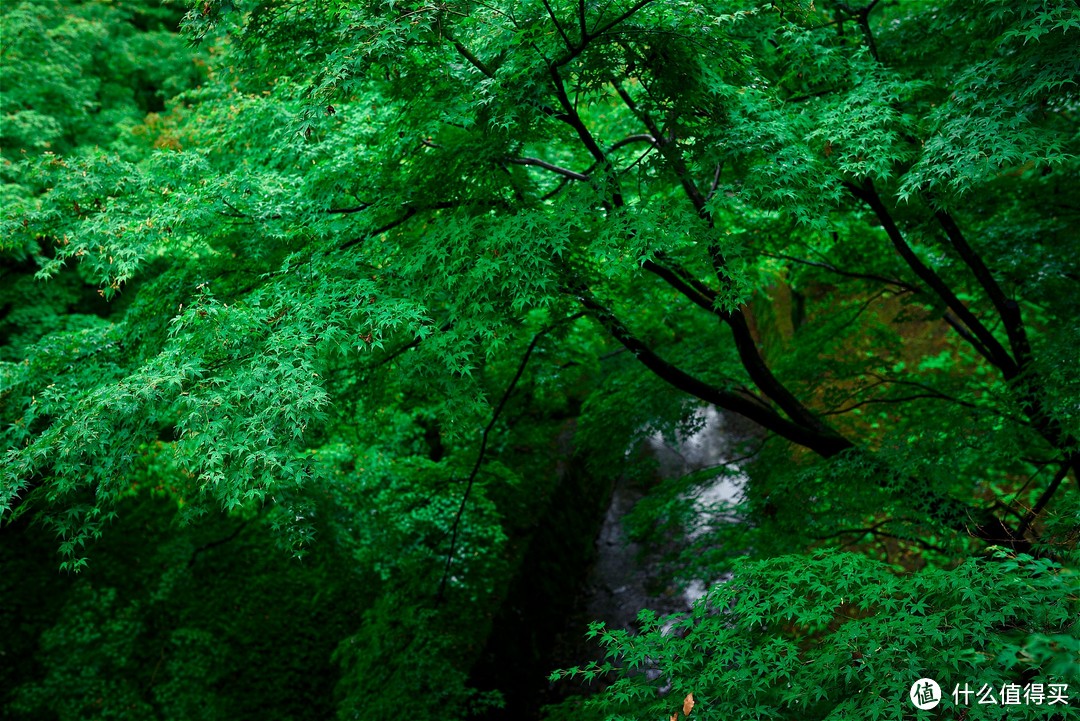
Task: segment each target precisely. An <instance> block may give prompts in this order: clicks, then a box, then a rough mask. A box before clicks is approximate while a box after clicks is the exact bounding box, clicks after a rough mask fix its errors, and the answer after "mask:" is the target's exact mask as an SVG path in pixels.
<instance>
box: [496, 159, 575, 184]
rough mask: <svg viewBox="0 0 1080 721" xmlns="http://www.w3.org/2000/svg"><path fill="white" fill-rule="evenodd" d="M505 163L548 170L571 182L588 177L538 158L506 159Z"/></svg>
mask: <svg viewBox="0 0 1080 721" xmlns="http://www.w3.org/2000/svg"><path fill="white" fill-rule="evenodd" d="M506 162H508V163H510V164H511V165H533V166H536V167H538V168H544V169H545V170H550V171H551V172H553V173H558V174H559V175H565V176H566V177H567V178H570V179H571V180H588V179H589V176H588V175H585V174H584V173H578V172H575V171H573V170H570V169H568V168H563V167H561V166H558V165H555V164H554V163H549V162H547V161H546V160H540V159H539V158H507V159H506Z"/></svg>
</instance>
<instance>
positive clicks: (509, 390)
mask: <svg viewBox="0 0 1080 721" xmlns="http://www.w3.org/2000/svg"><path fill="white" fill-rule="evenodd" d="M584 315H585V313H584V311H582V312H578V313H575V314H573V315H571V316H568V317H566V318H563V319H561V320H559V321H557V322H555V323H552V324H551V325H549V326H547V327H545V328H542V329H541V330H540V331H538V332H537V333H536V335H534V336H533V339H532V342H530V343H529V347H528V348H526V349H525V355H524V356H522V358H521V362H520V363H519V364H518V369H517V373H515V374H514V377H513V379H512V380H511V381H510V385H508V386H507V387H506V390H505V391H504V392H503V395H502V398H501V399H499V404H498V405H497V406H495V412H494V413H492V415H491V420H490V421H489V422H488V424H487V426H485V427H484V431H483V433H482V434H481V436H480V450H479V451H478V452H477V454H476V462H475V463H473V467H472V471H471V472H470V473H469V477H468V479H466V484H465V493H464V494H463V495H462V497H461V503H460V504H459V505H458V509H457V514H455V516H454V523H453V525H452V526H451V532H450V550H449V552H448V553H447V554H446V565H445V566H444V567H443V573H442V578H441V579H440V580H439V591H438V593H437V594H436V595H435V605H436V606H438V605H439V604H441V603H442V600H443V597H444V594H445V592H446V580H447V578H449V576H450V565H451V564H452V563H453V561H454V551H455V550H456V548H457V539H458V530H459V527H460V525H461V517H462V516H463V515H464V514H465V506H466V505H467V504H468V502H469V495H470V494H471V493H472V489H473V484H474V483H475V482H476V474H477V473H478V472H479V471H480V465H481V464H482V463H483V462H484V454H485V453H486V452H487V444H488V436H489V435H490V434H491V431H492V429H493V428H494V427H495V424H496V423H497V422H498V420H499V416H500V415H501V414H502V412H503V409H504V408H505V407H506V402H507V401H509V400H510V396H511V394H513V392H514V388H516V387H517V384H518V381H519V380H521V376H522V375H523V374H524V373H525V366H527V365H528V363H529V357H530V356H531V355H532V352H533V350H535V349H536V344H537V343H539V342H540V338H542V337H543V336H544V335H545V334H547V333H549V332H550V331H552V330H554V329H555V328H558V327H559V326H560V325H563V324H565V323H570V322H573V321H575V320H577V319H578V318H581V317H582V316H584Z"/></svg>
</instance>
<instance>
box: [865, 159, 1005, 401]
mask: <svg viewBox="0 0 1080 721" xmlns="http://www.w3.org/2000/svg"><path fill="white" fill-rule="evenodd" d="M844 185H845V186H846V187H847V189H848V191H849V192H851V194H852V195H854V196H855V197H856V198H858V199H859V200H861V201H863V202H864V203H866V204H867V205H868V206H869V207H870V209H871V210H872V211H873V212H874V215H876V216H877V218H878V220H879V221H880V222H881V225H882V227H883V228H884V230H885V233H886V234H887V235H888V236H889V240H890V241H892V244H893V247H894V248H895V249H896V252H897V253H899V254H900V257H901V258H903V259H904V262H906V263H907V264H908V267H909V268H911V270H912V271H914V273H915V275H916V276H918V278H919V279H920V280H921V281H923V283H925V284H926V285H927V286H928V287H929V288H930V289H931V290H933V291H934V293H935V294H936V295H937V297H938V298H940V299H941V301H942V302H943V303H945V305H946V306H947V307H948V308H949V309H950V310H951V311H952V312H953V313H954V314H956V317H957V318H959V319H960V320H961V321H962V322H963V323H964V325H966V326H967V327H968V329H969V330H970V331H971V333H972V334H973V335H974V336H975V337H976V338H978V340H979V343H980V344H981V345H982V346H983V348H984V349H985V350H986V352H987V353H988V356H987V357H988V359H989V360H990V362H991V363H993V364H994V365H995V366H996V367H997V368H998V369H999V370H1000V371H1001V372H1002V375H1004V376H1005V378H1006V379H1007V380H1011V379H1012V378H1015V377H1016V375H1017V372H1018V369H1017V367H1016V363H1015V362H1013V359H1012V358H1011V357H1010V356H1009V354H1008V352H1006V350H1005V348H1004V347H1003V346H1002V345H1001V343H1000V342H998V339H997V338H995V337H994V335H993V334H992V333H991V332H990V331H989V330H988V329H987V328H986V326H985V325H983V324H982V322H981V321H980V320H979V319H978V318H976V317H975V315H974V314H973V313H972V312H971V311H970V310H968V308H967V306H965V305H964V304H963V303H961V302H960V299H959V298H957V297H956V294H954V293H953V292H952V289H950V288H949V287H948V286H947V285H946V284H945V281H943V280H942V279H941V277H940V276H939V275H938V274H937V273H935V272H934V271H933V270H932V269H931V268H930V267H929V266H927V265H926V264H925V263H923V262H922V260H920V259H919V257H918V256H917V255H916V254H915V251H914V250H912V248H911V246H910V245H908V244H907V241H906V240H904V235H903V233H901V232H900V228H899V227H897V225H896V222H895V221H894V220H893V218H892V215H891V214H890V213H889V211H888V209H887V208H886V207H885V204H884V202H882V200H881V197H880V196H879V195H878V193H877V190H876V189H875V188H874V184H873V181H871V180H870V179H869V178H867V179H866V180H865V181H864V182H863V184H862V186H859V185H856V184H855V183H851V182H845V183H844ZM976 350H979V348H978V347H976Z"/></svg>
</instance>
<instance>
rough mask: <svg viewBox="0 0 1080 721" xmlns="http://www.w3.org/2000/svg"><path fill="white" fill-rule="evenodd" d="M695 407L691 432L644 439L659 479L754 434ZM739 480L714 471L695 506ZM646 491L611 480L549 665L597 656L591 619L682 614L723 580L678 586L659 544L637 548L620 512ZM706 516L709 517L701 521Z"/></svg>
mask: <svg viewBox="0 0 1080 721" xmlns="http://www.w3.org/2000/svg"><path fill="white" fill-rule="evenodd" d="M698 413H699V415H698V419H697V420H698V430H697V431H696V432H694V433H693V434H690V435H687V436H679V437H676V438H675V440H674V442H667V441H665V439H664V438H663V437H662V436H660V435H659V434H656V435H654V436H652V437H650V438H649V439H648V441H647V443H646V449H645V451H646V452H647V453H649V454H651V455H652V456H653V457H654V458H655V459H656V461H657V464H658V469H657V475H658V476H659V477H660V478H661V479H671V478H678V477H681V476H684V475H686V474H688V473H692V472H695V471H702V470H705V469H709V468H714V467H719V466H722V465H724V464H727V463H728V462H729V461H730V459H731V458H732V457H733V456H734V455H735V454H736V452H737V449H738V446H739V445H741V444H742V442H743V441H745V440H746V439H747V438H749V437H752V436H753V435H755V432H754V429H753V428H751V427H749V426H748V425H746V423H745V422H743V421H741V420H733V419H731V418H729V417H727V416H725V415H723V414H722V413H720V412H719V411H717V410H716V409H715V408H713V407H711V406H710V407H706V408H703V409H702V410H700V411H699V412H698ZM743 480H744V476H742V474H741V473H730V472H728V473H723V474H721V473H718V474H717V475H716V476H715V477H713V478H712V480H709V481H706V482H705V483H704V484H703V485H702V486H701V487H700V489H699V490H698V491H697V492H696V493H695V495H694V501H693V502H694V504H695V507H697V508H700V509H701V512H702V514H703V515H704V514H707V513H708V512H709V510H710V508H713V507H716V506H717V505H719V504H722V503H724V502H732V501H735V500H737V497H738V495H739V492H740V486H741V484H742V482H743ZM645 493H646V489H645V488H642V487H641V486H640V485H638V484H634V483H632V482H630V481H629V480H627V479H626V478H621V479H619V480H618V481H616V483H615V485H614V487H613V488H612V489H611V497H610V502H609V503H608V505H607V510H606V511H605V513H604V517H603V520H602V522H601V524H600V528H599V531H598V533H597V535H596V540H595V544H594V548H595V553H594V556H593V558H594V560H593V563H592V564H591V565H590V567H589V568H588V571H587V574H586V577H585V579H584V583H583V584H582V585H581V587H580V591H579V593H578V594H577V598H576V602H575V603H574V607H573V609H572V611H571V612H570V613H569V614H568V616H567V620H566V622H565V624H564V626H563V628H562V629H561V630H560V632H559V634H558V636H557V637H556V639H555V643H554V646H553V648H552V652H551V656H550V658H549V659H548V660H547V663H548V667H549V668H568V667H570V666H580V665H584V664H587V663H588V662H589V661H592V660H597V661H599V660H601V659H602V650H601V649H600V647H599V646H598V645H597V644H596V643H595V642H590V641H588V640H586V638H585V632H586V631H587V630H588V625H589V623H590V622H592V621H603V622H604V623H605V625H606V626H607V627H608V628H620V629H627V630H632V629H634V628H635V627H636V619H637V614H638V611H640V610H641V609H643V608H648V609H652V610H654V611H656V612H657V613H660V614H677V613H683V612H686V611H688V610H689V609H690V606H691V604H692V603H693V602H694V601H695V600H697V599H698V598H700V597H701V596H703V595H704V594H705V591H706V590H707V588H708V586H709V584H710V583H713V582H716V581H719V580H722V579H694V580H692V581H691V582H690V583H689V584H688V585H687V586H686V587H679V586H676V585H674V584H671V583H668V582H667V581H666V580H665V579H664V578H663V575H662V572H661V565H662V564H661V563H660V558H661V555H662V553H663V550H664V549H661V548H647V547H642V546H641V544H639V543H636V542H634V541H632V540H631V539H630V538H629V536H628V534H627V532H626V529H625V528H624V523H623V521H624V518H625V517H626V515H627V513H629V512H630V510H631V509H633V507H634V505H635V504H636V503H637V502H638V501H639V500H640V499H641V498H642V497H643V496H644V494H645ZM711 522H714V521H706V524H708V523H711ZM718 522H724V521H723V519H721V520H720V521H718ZM706 528H707V525H702V526H698V527H697V528H695V529H688V530H687V533H688V534H690V535H691V536H692V535H694V534H697V533H702V532H704V531H705V530H706ZM560 686H561V687H562V688H560ZM565 686H566V684H554V685H552V686H551V687H549V689H548V691H547V693H546V694H545V700H546V702H547V703H554V702H557V701H558V700H561V699H562V698H564V697H565V696H566V695H567V694H568V692H570V691H569V689H567V688H566V687H565Z"/></svg>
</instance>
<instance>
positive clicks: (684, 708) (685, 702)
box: [682, 693, 694, 716]
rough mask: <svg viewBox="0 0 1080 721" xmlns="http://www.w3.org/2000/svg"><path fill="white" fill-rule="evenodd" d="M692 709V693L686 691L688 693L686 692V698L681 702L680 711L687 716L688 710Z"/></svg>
mask: <svg viewBox="0 0 1080 721" xmlns="http://www.w3.org/2000/svg"><path fill="white" fill-rule="evenodd" d="M693 710H694V694H692V693H688V694H686V698H684V699H683V702H682V712H683V713H684V714H685V715H687V716H689V715H690V712H691V711H693Z"/></svg>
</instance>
